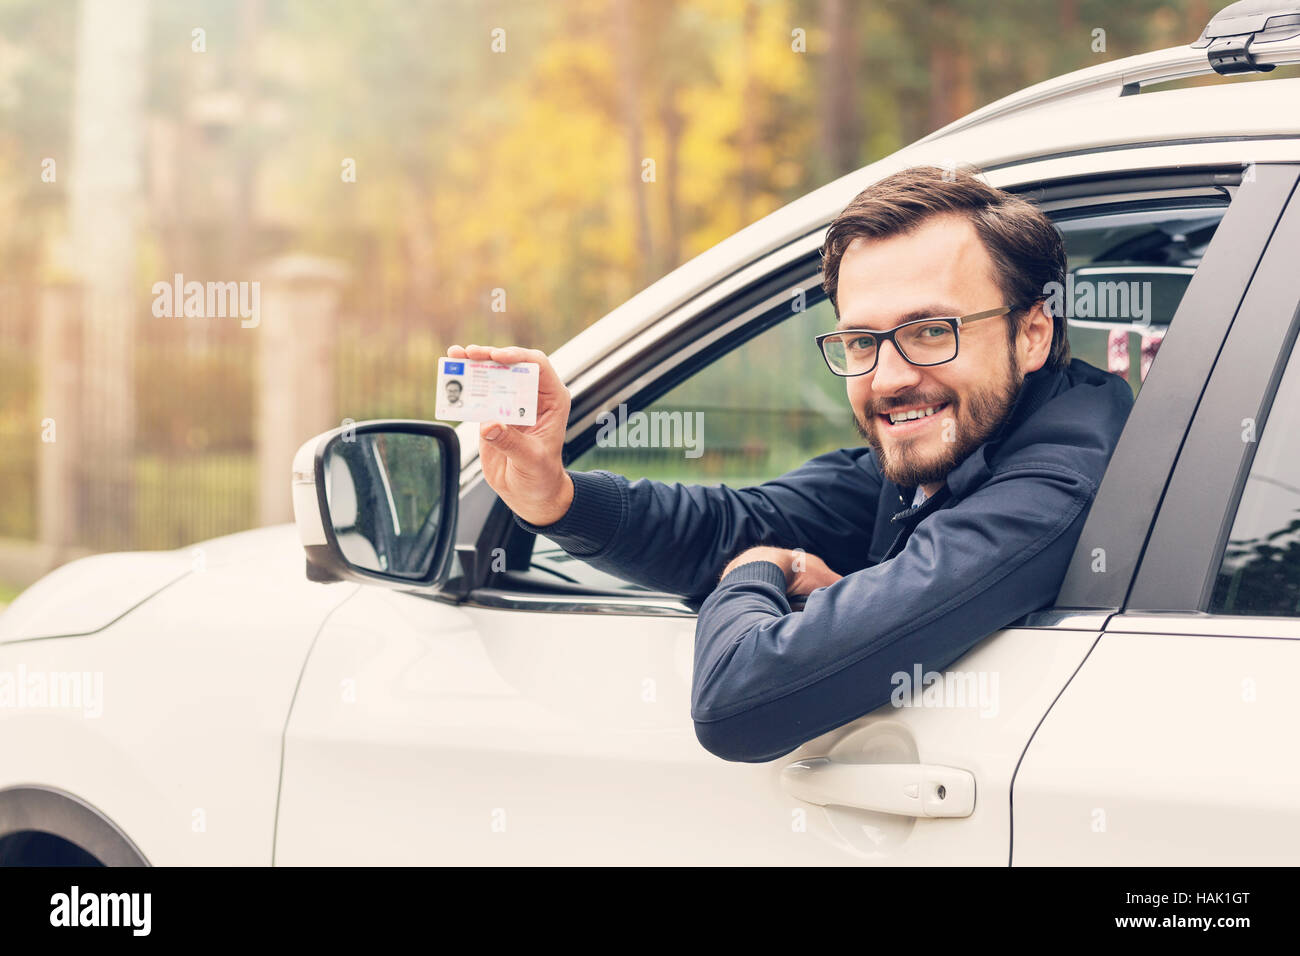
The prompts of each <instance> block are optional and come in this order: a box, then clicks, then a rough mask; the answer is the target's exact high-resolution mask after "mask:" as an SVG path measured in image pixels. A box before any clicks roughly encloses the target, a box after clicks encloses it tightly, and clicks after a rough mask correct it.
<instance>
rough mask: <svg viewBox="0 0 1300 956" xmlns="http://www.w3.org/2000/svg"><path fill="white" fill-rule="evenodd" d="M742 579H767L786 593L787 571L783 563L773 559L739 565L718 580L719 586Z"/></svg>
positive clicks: (766, 580)
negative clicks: (783, 568) (784, 569)
mask: <svg viewBox="0 0 1300 956" xmlns="http://www.w3.org/2000/svg"><path fill="white" fill-rule="evenodd" d="M740 581H765V582H767V583H768V584H770V585H772V586H773V587H775V588H776V589H777V590H778V591H780V592H781V593H782V594H785V588H786V583H785V571H783V570H782V569H781V565H779V564H776V563H775V562H773V561H750V562H749V563H748V564H742V565H739V566H738V567H735V568H733V569H732V570H731V572H730V573H729V574H727V575H726V576H725V577H723V579H722V580H721V581H719V582H718V587H722V585H724V584H735V583H738V582H740Z"/></svg>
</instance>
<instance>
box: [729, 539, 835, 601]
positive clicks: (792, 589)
mask: <svg viewBox="0 0 1300 956" xmlns="http://www.w3.org/2000/svg"><path fill="white" fill-rule="evenodd" d="M754 561H771V562H772V563H773V564H776V565H779V566H780V568H781V570H782V571H784V572H785V593H786V594H789V595H791V596H795V595H801V596H804V597H807V596H808V595H809V594H811V593H812V592H813V591H816V590H817V589H818V588H824V587H826V586H827V585H828V584H834V583H835V582H836V581H838V580H840V578H841V577H843V575H840V574H836V573H835V572H834V571H832V570H831V569H830V568H829V567H827V566H826V562H825V561H823V560H822V559H821V558H819V557H817V555H815V554H808V553H807V552H805V551H800V550H795V551H790V550H787V549H786V548H770V547H757V548H750V549H749V550H748V551H743V552H741V553H740V555H738V556H737V557H735V558H733V559H732V561H731V563H730V564H728V565H727V567H726V569H725V570H724V571H723V572H722V576H723V577H724V578H725V577H726V576H727V575H728V574H730V573H731V572H732V571H734V570H736V568H738V567H740V566H741V565H742V564H751V563H753V562H754Z"/></svg>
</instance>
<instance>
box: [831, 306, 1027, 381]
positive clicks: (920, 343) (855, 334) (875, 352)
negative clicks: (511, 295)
mask: <svg viewBox="0 0 1300 956" xmlns="http://www.w3.org/2000/svg"><path fill="white" fill-rule="evenodd" d="M1014 311H1016V306H1014V305H1004V306H1002V307H1001V308H997V309H988V310H987V311H984V312H972V313H971V314H970V315H958V316H936V317H935V318H931V319H913V320H912V321H911V322H904V323H903V324H902V325H898V326H895V327H894V328H892V329H890V330H889V331H888V332H874V331H872V330H870V329H842V330H840V331H838V332H825V333H823V334H821V335H819V336H817V337H816V339H815V341H816V342H817V348H819V349H820V350H821V353H822V358H824V359H825V360H826V367H827V368H829V369H830V370H831V371H832V372H834V373H835V374H836V375H839V376H840V377H842V378H852V377H853V376H855V375H866V374H867V373H868V372H870V371H872V370H874V369H875V367H876V363H877V362H878V361H879V360H880V349H881V346H882V345H883V344H884V343H885V342H893V343H894V348H896V349H897V350H898V354H899V355H901V356H902V357H903V358H904V359H905V360H906V361H908V362H910V363H911V364H913V365H921V366H930V365H943V364H944V363H945V362H951V361H952V360H953V359H955V358H956V357H957V340H958V334H959V331H960V329H961V327H962V326H963V325H967V324H969V323H971V322H978V321H979V320H980V319H991V318H993V317H994V316H997V315H1007V314H1008V313H1010V312H1014Z"/></svg>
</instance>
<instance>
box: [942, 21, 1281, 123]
mask: <svg viewBox="0 0 1300 956" xmlns="http://www.w3.org/2000/svg"><path fill="white" fill-rule="evenodd" d="M1292 63H1300V0H1239V2H1238V3H1233V4H1230V5H1229V6H1227V7H1224V8H1223V9H1222V10H1221V11H1219V12H1218V13H1217V14H1215V16H1214V17H1213V18H1212V19H1211V20H1210V22H1209V23H1208V24H1206V27H1205V30H1204V31H1202V33H1201V35H1200V37H1198V38H1197V39H1196V40H1195V41H1194V42H1193V43H1190V44H1188V45H1187V46H1176V47H1170V48H1169V49H1167V50H1157V51H1155V52H1152V53H1140V54H1138V55H1137V56H1130V57H1125V58H1124V59H1122V60H1111V61H1109V62H1107V63H1099V64H1098V65H1097V66H1092V67H1088V68H1087V69H1083V70H1077V71H1075V72H1074V73H1067V74H1065V75H1064V76H1059V77H1056V78H1054V79H1051V80H1046V81H1045V82H1042V83H1037V84H1035V85H1034V86H1030V87H1027V88H1025V89H1023V90H1021V91H1019V92H1017V93H1012V94H1011V95H1010V96H1005V97H1003V98H1002V99H1000V100H997V101H995V102H993V103H990V104H989V105H988V106H985V107H982V108H981V109H978V110H976V111H975V112H973V113H970V114H968V115H966V116H964V117H962V118H961V119H959V120H956V121H954V122H952V123H949V124H948V125H947V126H944V127H941V128H940V129H937V130H935V131H934V132H933V133H931V134H930V135H928V136H926V137H924V138H923V139H921V140H920V141H919V142H922V143H926V142H930V141H931V140H935V139H939V138H940V137H943V136H948V135H950V134H952V133H956V132H960V131H961V130H966V129H970V128H971V127H974V126H981V125H983V124H985V123H988V122H990V121H992V120H995V119H997V118H999V117H1001V116H1005V115H1007V114H1008V113H1013V112H1017V111H1019V110H1024V109H1030V108H1034V107H1039V106H1046V105H1049V104H1061V103H1066V102H1069V101H1070V100H1077V99H1082V98H1084V97H1094V96H1100V95H1104V94H1106V93H1107V92H1109V91H1112V90H1113V91H1114V93H1115V95H1116V96H1127V95H1129V94H1132V93H1137V92H1138V91H1139V90H1140V89H1141V88H1142V87H1143V86H1147V85H1149V84H1151V83H1164V82H1167V81H1169V80H1180V79H1183V78H1185V77H1189V76H1203V75H1205V74H1208V73H1219V74H1221V75H1225V76H1226V75H1230V74H1233V73H1250V72H1259V73H1266V72H1268V71H1270V70H1272V69H1274V68H1276V67H1278V66H1283V65H1287V64H1292Z"/></svg>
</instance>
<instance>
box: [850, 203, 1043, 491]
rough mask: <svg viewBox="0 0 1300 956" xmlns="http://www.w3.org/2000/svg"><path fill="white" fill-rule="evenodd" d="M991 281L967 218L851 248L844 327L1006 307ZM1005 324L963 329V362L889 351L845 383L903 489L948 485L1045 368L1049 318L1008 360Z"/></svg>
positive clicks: (942, 219) (889, 474)
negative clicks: (913, 413) (925, 411)
mask: <svg viewBox="0 0 1300 956" xmlns="http://www.w3.org/2000/svg"><path fill="white" fill-rule="evenodd" d="M993 277H994V267H993V263H992V260H991V259H990V258H989V255H988V252H987V251H986V250H985V248H984V243H983V242H982V241H981V239H980V238H979V234H978V233H976V231H975V227H974V226H972V225H971V223H970V222H969V221H968V220H967V219H965V218H964V217H961V216H953V215H943V216H932V217H930V218H929V219H927V220H925V221H924V222H922V223H921V224H920V225H919V226H917V227H916V229H915V230H914V231H913V232H911V233H906V234H903V235H898V236H891V237H889V238H887V239H855V240H854V241H853V242H852V243H850V245H849V247H848V248H847V250H846V251H845V253H844V256H843V258H842V259H841V261H840V275H839V290H838V295H839V305H840V318H841V321H840V323H839V327H840V328H846V329H847V328H854V329H869V330H873V331H885V330H888V329H892V328H894V327H895V326H897V325H899V324H900V323H902V322H906V321H908V320H910V319H919V318H925V317H933V316H953V315H968V314H970V313H972V312H983V311H984V310H986V309H995V308H1000V307H1001V306H1004V305H1010V303H1008V302H1004V301H1003V299H1004V296H1003V293H1002V291H1001V290H1000V289H999V288H998V285H997V283H996V282H995V281H994V278H993ZM1009 321H1011V320H1010V318H1009V317H1008V316H1000V317H993V318H988V319H983V320H981V321H978V322H975V323H972V324H971V325H968V326H964V327H963V328H962V329H961V331H960V333H959V348H958V353H957V358H956V359H954V360H953V361H951V362H948V363H946V364H944V365H935V366H930V367H927V368H922V367H918V366H915V365H912V364H910V363H908V362H907V361H905V360H904V359H903V358H902V357H901V356H900V355H899V354H898V351H897V349H895V348H894V346H893V343H887V344H884V345H882V346H881V348H880V349H879V359H878V362H877V364H876V367H875V369H873V370H872V371H871V372H870V373H868V374H866V375H858V376H855V377H852V378H846V379H845V380H844V381H845V382H846V384H847V388H848V395H849V403H850V405H851V406H852V408H853V415H854V418H855V419H856V420H857V425H858V431H859V432H860V433H861V434H862V437H863V438H865V439H866V440H867V443H868V444H870V445H871V447H872V448H873V449H874V450H875V452H876V457H877V459H878V460H879V462H880V466H881V470H882V471H883V473H884V475H885V477H886V478H887V479H889V480H890V481H892V482H894V483H895V484H897V485H900V486H904V487H912V486H916V485H932V484H938V483H940V482H942V481H943V479H944V478H945V477H946V476H947V474H948V472H950V471H951V470H952V469H953V468H955V467H956V466H957V465H958V464H959V463H960V462H961V461H962V460H963V459H964V458H966V456H967V455H969V454H970V453H971V452H973V451H974V450H975V449H976V448H978V447H979V446H980V445H981V444H983V443H984V441H985V440H986V439H987V438H988V437H989V436H990V435H991V434H992V433H993V432H994V430H995V429H996V428H997V427H998V425H999V424H1000V423H1001V422H1002V419H1003V418H1004V417H1005V416H1006V415H1007V413H1008V412H1010V410H1011V406H1012V404H1013V403H1014V402H1015V398H1016V395H1017V393H1018V392H1019V390H1020V385H1021V383H1022V382H1023V381H1024V376H1025V375H1026V374H1028V373H1029V372H1031V371H1034V370H1035V369H1038V368H1041V367H1042V365H1043V362H1044V361H1045V360H1046V357H1047V347H1048V346H1050V336H1051V323H1050V319H1047V318H1046V317H1042V318H1041V319H1039V320H1038V321H1035V322H1033V323H1032V325H1033V328H1034V330H1035V331H1034V334H1033V336H1031V338H1032V339H1033V341H1032V344H1031V343H1030V342H1028V341H1024V342H1022V346H1018V348H1017V352H1016V354H1012V352H1011V350H1010V349H1009V347H1008V343H1007V322H1009ZM1044 322H1045V323H1046V334H1047V337H1048V342H1047V343H1043V342H1042V341H1041V340H1042V335H1043V330H1042V324H1043V323H1044ZM1026 338H1027V337H1026V336H1025V335H1024V334H1023V333H1022V335H1021V339H1022V340H1025V339H1026ZM936 405H937V406H940V407H939V408H938V410H937V411H936V412H935V413H934V414H933V415H930V416H929V417H926V418H922V419H917V420H915V421H909V422H905V423H903V424H900V425H893V424H890V422H889V420H888V416H887V412H889V411H891V410H897V411H906V410H908V409H912V408H926V407H929V406H936Z"/></svg>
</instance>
